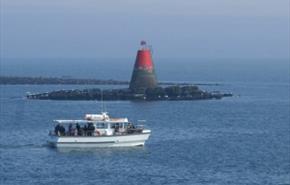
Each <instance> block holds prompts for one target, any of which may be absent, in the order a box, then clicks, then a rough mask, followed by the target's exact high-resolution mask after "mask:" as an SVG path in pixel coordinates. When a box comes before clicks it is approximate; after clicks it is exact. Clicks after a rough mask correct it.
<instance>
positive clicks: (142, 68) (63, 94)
mask: <svg viewBox="0 0 290 185" xmlns="http://www.w3.org/2000/svg"><path fill="white" fill-rule="evenodd" d="M27 80H28V81H29V79H27ZM38 81H39V82H42V79H38ZM45 81H49V79H45ZM53 82H59V83H65V82H66V83H69V82H70V84H72V83H75V84H79V83H84V82H86V83H87V84H94V83H96V84H106V83H107V84H112V85H124V84H129V88H123V89H107V90H102V89H99V88H93V89H82V90H80V89H75V90H58V91H52V92H45V93H29V94H27V96H26V97H27V98H28V99H39V100H146V101H154V100H202V99H221V98H222V97H227V96H232V94H230V93H220V92H216V91H215V92H206V91H203V90H200V89H199V88H198V86H196V85H190V84H179V85H172V84H170V83H168V84H166V83H164V84H163V85H160V83H158V81H157V78H156V75H155V69H154V65H153V61H152V56H151V50H150V48H149V47H147V45H146V42H144V41H142V42H141V49H139V50H138V52H137V57H136V61H135V65H134V69H133V74H132V77H131V81H130V83H128V82H126V81H115V80H110V81H96V80H76V79H74V80H70V79H67V80H62V79H53V80H52V81H51V83H53ZM166 85H167V86H166ZM168 85H169V86H168Z"/></svg>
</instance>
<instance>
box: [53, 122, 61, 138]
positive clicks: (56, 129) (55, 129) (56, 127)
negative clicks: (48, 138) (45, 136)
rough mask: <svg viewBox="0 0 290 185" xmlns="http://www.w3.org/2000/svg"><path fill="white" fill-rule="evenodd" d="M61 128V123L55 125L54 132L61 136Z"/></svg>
mask: <svg viewBox="0 0 290 185" xmlns="http://www.w3.org/2000/svg"><path fill="white" fill-rule="evenodd" d="M59 129H60V125H59V123H58V124H57V125H56V126H55V127H54V134H55V135H57V136H59Z"/></svg>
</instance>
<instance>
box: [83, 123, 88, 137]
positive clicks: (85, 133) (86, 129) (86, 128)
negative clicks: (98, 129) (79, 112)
mask: <svg viewBox="0 0 290 185" xmlns="http://www.w3.org/2000/svg"><path fill="white" fill-rule="evenodd" d="M83 131H84V135H85V136H86V135H87V131H88V127H87V125H85V126H84V128H83Z"/></svg>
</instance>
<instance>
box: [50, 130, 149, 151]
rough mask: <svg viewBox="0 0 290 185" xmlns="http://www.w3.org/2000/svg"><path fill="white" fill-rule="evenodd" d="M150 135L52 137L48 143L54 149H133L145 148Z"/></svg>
mask: <svg viewBox="0 0 290 185" xmlns="http://www.w3.org/2000/svg"><path fill="white" fill-rule="evenodd" d="M149 136H150V133H142V134H130V135H120V136H116V135H114V136H60V137H58V136H51V137H50V139H49V141H48V143H49V144H50V145H52V146H54V147H83V148H95V147H133V146H143V145H144V144H145V141H146V140H148V138H149Z"/></svg>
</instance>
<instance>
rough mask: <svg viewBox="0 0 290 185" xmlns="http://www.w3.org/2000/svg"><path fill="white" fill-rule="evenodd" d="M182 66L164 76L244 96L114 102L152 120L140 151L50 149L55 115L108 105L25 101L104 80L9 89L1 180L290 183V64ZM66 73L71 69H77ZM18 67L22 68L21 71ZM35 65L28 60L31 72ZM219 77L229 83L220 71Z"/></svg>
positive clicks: (3, 97) (1, 135) (0, 119)
mask: <svg viewBox="0 0 290 185" xmlns="http://www.w3.org/2000/svg"><path fill="white" fill-rule="evenodd" d="M11 65H12V64H11ZM104 65H105V64H104ZM108 65H109V64H108ZM172 65H173V64H172ZM172 65H171V66H167V67H166V65H165V64H164V65H163V68H162V69H158V70H159V71H162V72H160V74H159V77H160V78H162V79H164V80H166V79H169V80H174V79H177V80H182V81H193V82H196V81H203V82H220V83H221V86H214V87H209V86H201V88H203V89H208V90H222V91H226V92H233V93H234V94H235V95H236V96H234V97H231V98H224V99H222V100H206V101H163V102H131V101H116V102H106V107H107V109H108V111H109V112H110V114H111V115H112V116H116V117H119V116H127V117H128V118H130V119H131V120H138V119H146V120H147V122H146V125H147V127H148V128H150V129H151V130H152V135H151V137H150V139H149V140H148V142H147V143H146V146H145V147H137V148H120V149H90V150H56V149H52V148H49V147H47V146H46V139H47V133H48V130H49V129H51V127H52V123H51V121H52V120H53V119H65V118H70V119H78V118H81V117H83V115H84V114H85V113H94V112H99V111H100V107H101V105H100V103H99V102H95V101H38V100H33V101H32V100H26V99H25V98H23V96H24V95H25V93H26V92H28V91H30V92H45V91H50V90H54V89H74V88H87V87H95V86H69V85H15V86H11V85H6V86H0V184H3V185H4V184H5V185H10V184H11V185H15V184H72V185H76V184H78V185H79V184H125V185H126V184H142V185H146V184H151V185H152V184H188V185H192V184H197V185H199V184H206V185H212V184H217V185H225V184H241V185H245V184H249V185H252V184H259V185H264V184H273V185H285V184H290V157H289V156H290V155H289V154H290V123H289V122H290V118H289V113H290V110H289V109H290V100H289V99H290V97H289V92H290V84H289V68H288V64H281V65H280V66H278V67H277V66H276V65H273V69H271V68H270V67H269V66H268V65H270V64H267V65H265V68H264V69H265V70H262V69H261V68H260V67H261V66H259V65H256V66H254V67H253V68H251V69H249V71H248V72H245V75H244V76H243V75H241V74H240V73H242V72H241V71H239V70H238V69H235V70H236V71H239V73H235V74H233V72H230V71H228V68H227V67H221V66H219V67H216V68H215V69H216V70H212V69H211V70H209V71H208V72H209V73H210V74H208V75H204V74H205V73H206V71H199V70H197V69H195V70H193V71H194V73H192V74H191V73H190V72H189V71H186V70H185V72H183V69H185V67H181V69H182V70H181V69H179V70H178V69H176V67H174V66H172ZM207 65H208V64H207ZM105 66H106V65H105ZM191 66H194V65H193V64H192V65H191ZM200 66H202V65H201V64H200ZM200 66H199V69H200ZM106 68H107V69H110V66H106ZM213 68H214V67H213ZM231 68H233V66H232V67H231ZM6 69H7V68H6ZM35 69H36V67H35ZM113 69H114V68H113ZM233 69H234V68H233ZM278 69H279V70H278ZM280 69H281V70H280ZM40 70H41V68H40ZM59 70H60V69H58V71H59ZM73 70H74V72H75V73H76V74H79V73H78V71H77V70H76V69H73ZM163 70H164V71H163ZM241 70H242V71H243V70H244V71H246V68H243V69H241ZM65 71H70V70H69V66H68V68H66V69H65ZM129 71H131V70H129ZM169 71H179V72H178V73H177V72H176V73H169ZM10 72H11V74H14V75H15V74H16V75H17V74H18V73H17V70H14V72H13V70H11V71H10ZM28 72H29V70H26V69H25V67H24V68H23V73H22V74H28ZM46 72H47V74H48V75H53V74H54V72H53V71H52V70H48V69H46ZM103 73H105V72H103ZM264 73H267V74H268V75H263V74H264ZM19 74H20V73H19ZM31 74H32V73H31ZM33 74H35V75H39V74H38V73H33ZM72 74H73V73H72ZM82 74H85V73H82ZM126 75H127V76H130V74H129V75H128V74H126ZM126 75H125V74H121V73H120V74H117V73H109V74H108V72H107V73H105V75H104V76H103V77H104V78H105V77H109V76H111V78H112V79H116V78H117V77H120V76H123V77H124V79H125V76H126ZM237 75H239V76H237ZM80 76H85V75H80ZM180 76H181V77H180ZM196 76H198V78H197V80H193V79H196V78H195V77H196ZM219 76H220V78H219V80H217V79H214V78H213V77H219ZM251 79H255V80H251ZM104 88H110V86H106V87H104Z"/></svg>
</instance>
